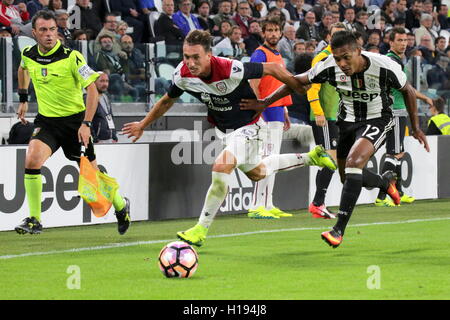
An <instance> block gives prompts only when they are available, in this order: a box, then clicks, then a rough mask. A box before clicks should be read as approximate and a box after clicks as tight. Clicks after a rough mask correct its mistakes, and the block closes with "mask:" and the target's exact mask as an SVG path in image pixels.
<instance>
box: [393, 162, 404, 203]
mask: <svg viewBox="0 0 450 320" xmlns="http://www.w3.org/2000/svg"><path fill="white" fill-rule="evenodd" d="M398 162H399V163H398V164H397V165H396V166H395V170H394V172H395V173H396V174H397V182H396V183H395V186H396V187H397V190H398V193H399V194H400V196H403V190H402V162H401V160H399V161H398Z"/></svg>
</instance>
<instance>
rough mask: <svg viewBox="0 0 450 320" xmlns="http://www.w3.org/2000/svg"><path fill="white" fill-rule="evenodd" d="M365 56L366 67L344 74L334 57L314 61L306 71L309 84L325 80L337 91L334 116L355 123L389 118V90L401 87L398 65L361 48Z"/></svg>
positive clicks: (401, 78) (401, 75)
mask: <svg viewBox="0 0 450 320" xmlns="http://www.w3.org/2000/svg"><path fill="white" fill-rule="evenodd" d="M361 54H362V55H363V57H365V58H367V61H368V67H367V69H366V70H364V71H362V72H360V73H355V74H353V75H352V76H346V75H345V73H344V72H342V70H341V69H340V68H339V67H338V65H337V64H336V61H335V60H334V57H333V56H332V55H330V56H329V57H328V58H327V59H324V60H322V61H320V62H318V63H317V64H316V65H315V66H314V67H313V68H312V69H311V70H310V71H309V72H308V78H309V80H310V81H311V82H312V83H324V82H328V83H329V84H331V85H332V86H333V87H335V88H336V91H337V92H338V93H339V96H340V101H339V111H338V119H339V120H341V121H347V122H358V121H364V120H369V119H375V118H381V117H385V116H388V117H392V103H393V100H392V96H391V89H392V88H393V89H397V90H399V89H401V88H403V87H404V86H405V84H406V75H405V73H404V72H403V71H402V68H401V66H400V65H399V64H398V63H396V62H395V61H392V60H391V59H390V58H389V57H386V56H383V55H380V54H377V53H372V52H367V51H362V52H361Z"/></svg>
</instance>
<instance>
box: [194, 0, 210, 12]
mask: <svg viewBox="0 0 450 320" xmlns="http://www.w3.org/2000/svg"><path fill="white" fill-rule="evenodd" d="M205 3H206V4H207V5H208V7H209V8H211V3H209V1H207V0H201V1H200V2H199V3H198V6H197V10H198V8H200V7H201V6H202V5H204V4H205Z"/></svg>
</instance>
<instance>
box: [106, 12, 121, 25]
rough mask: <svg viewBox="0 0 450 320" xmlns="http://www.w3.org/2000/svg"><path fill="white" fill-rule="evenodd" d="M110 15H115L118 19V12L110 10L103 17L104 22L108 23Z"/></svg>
mask: <svg viewBox="0 0 450 320" xmlns="http://www.w3.org/2000/svg"><path fill="white" fill-rule="evenodd" d="M108 17H114V18H116V21H117V17H118V14H117V13H115V12H108V13H106V14H105V16H104V17H103V23H106V19H107V18H108Z"/></svg>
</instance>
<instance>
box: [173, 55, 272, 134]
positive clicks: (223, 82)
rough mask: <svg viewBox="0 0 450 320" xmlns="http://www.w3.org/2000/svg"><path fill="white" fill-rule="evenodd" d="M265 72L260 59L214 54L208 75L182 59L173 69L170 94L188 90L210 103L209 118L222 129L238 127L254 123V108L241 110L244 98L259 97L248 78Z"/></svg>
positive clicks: (207, 103)
mask: <svg viewBox="0 0 450 320" xmlns="http://www.w3.org/2000/svg"><path fill="white" fill-rule="evenodd" d="M262 76H263V65H262V64H261V63H252V62H246V63H242V62H240V61H237V60H230V59H227V58H220V57H214V56H213V57H212V58H211V74H210V76H209V77H208V78H207V79H204V78H199V77H197V76H194V75H192V74H191V72H190V71H189V69H188V67H187V66H186V65H185V64H184V62H181V63H180V64H179V65H178V67H177V68H176V69H175V71H174V73H173V80H172V83H173V84H172V86H171V88H170V89H169V92H168V95H169V97H170V98H177V97H179V96H181V95H182V94H183V92H187V93H189V94H191V95H193V96H194V97H196V98H197V99H198V100H200V101H201V102H203V103H204V104H205V105H206V106H207V107H208V120H209V121H210V122H211V123H213V124H214V125H215V126H217V128H218V129H219V130H221V131H222V132H226V130H227V129H238V128H240V127H243V126H245V125H248V124H251V123H255V122H256V121H257V120H258V119H253V117H254V115H255V111H253V110H241V109H240V105H239V104H240V102H241V99H256V96H255V93H254V92H253V90H252V88H251V87H250V84H249V82H248V81H247V80H249V79H259V78H261V77H262Z"/></svg>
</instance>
